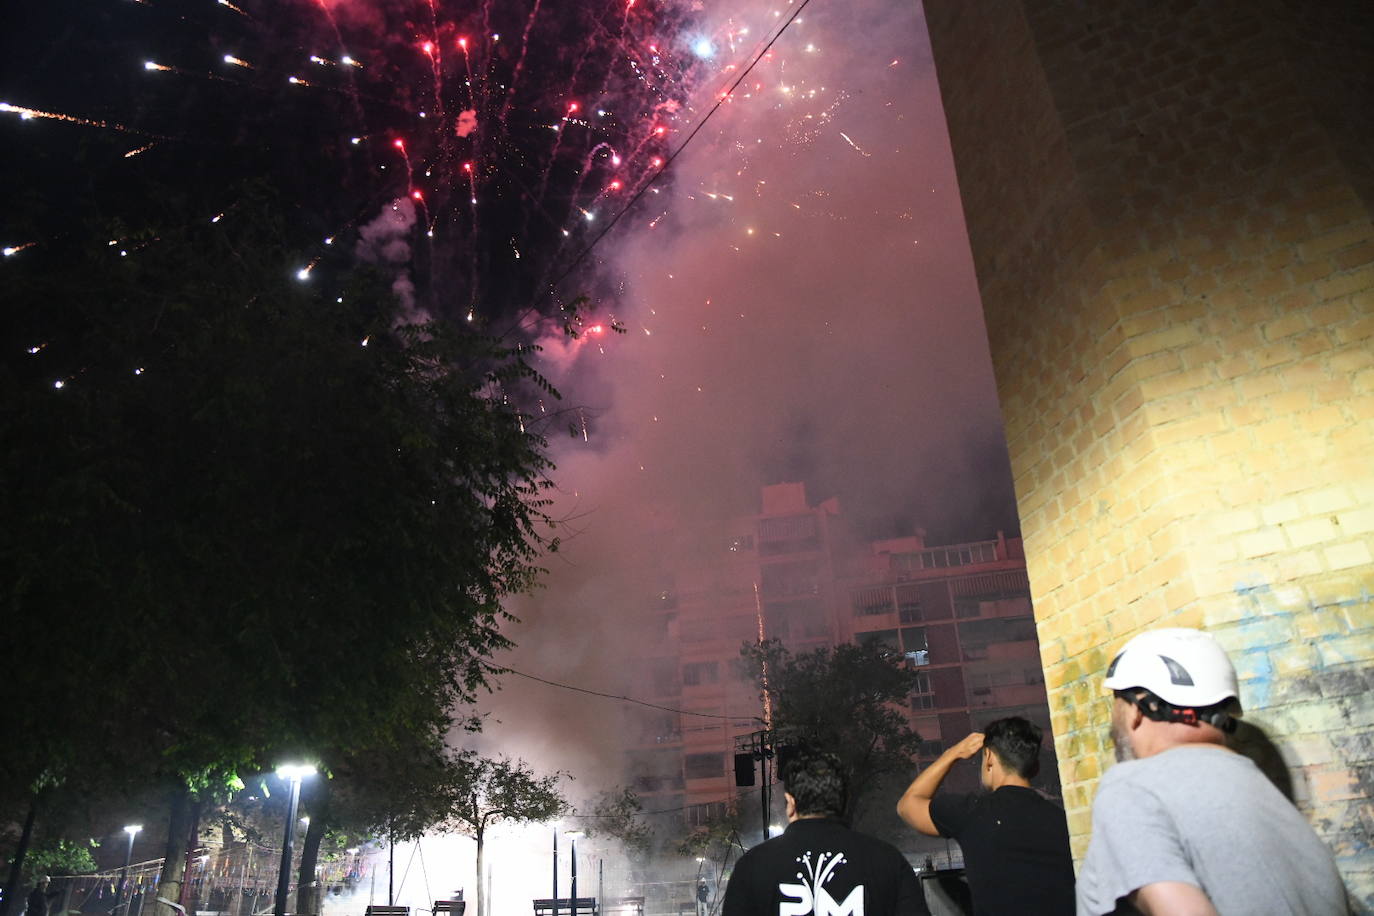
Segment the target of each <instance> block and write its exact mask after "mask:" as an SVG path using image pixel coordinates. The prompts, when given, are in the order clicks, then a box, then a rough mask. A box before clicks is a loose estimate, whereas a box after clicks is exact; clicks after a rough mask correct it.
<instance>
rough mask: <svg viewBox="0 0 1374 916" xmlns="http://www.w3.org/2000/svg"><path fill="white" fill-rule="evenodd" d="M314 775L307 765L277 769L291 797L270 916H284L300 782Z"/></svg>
mask: <svg viewBox="0 0 1374 916" xmlns="http://www.w3.org/2000/svg"><path fill="white" fill-rule="evenodd" d="M314 775H315V768H314V767H312V766H308V765H301V764H288V765H286V766H279V767H277V777H278V778H279V779H284V780H286V781H287V782H288V783H290V785H291V797H290V800H289V801H288V802H287V808H286V835H285V836H284V837H282V841H281V870H280V871H279V872H278V873H277V900H276V904H275V905H274V906H273V907H272V916H286V897H287V894H289V893H290V891H291V852H292V842H293V840H294V839H295V832H296V810H297V808H298V807H299V806H300V803H301V780H302V779H304V778H305V777H307V776H314Z"/></svg>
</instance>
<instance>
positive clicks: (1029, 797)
mask: <svg viewBox="0 0 1374 916" xmlns="http://www.w3.org/2000/svg"><path fill="white" fill-rule="evenodd" d="M1040 739H1041V732H1040V729H1039V728H1038V727H1036V726H1035V724H1034V723H1032V722H1029V721H1027V720H1025V719H1023V718H1021V717H1020V716H1012V717H1010V718H1006V719H998V720H996V721H995V722H989V723H988V725H987V728H986V729H985V730H984V731H983V732H981V733H979V732H974V733H973V734H971V735H969V736H968V737H967V738H965V739H964V740H963V741H960V742H959V743H958V744H956V745H954V747H951V748H950V749H948V750H947V751H945V752H944V753H943V754H941V755H940V758H939V759H938V760H936V761H935V762H934V763H932V764H931V765H930V766H928V767H926V769H925V770H923V771H922V772H921V774H920V775H919V776H917V777H916V781H915V782H913V783H912V784H911V786H910V787H909V788H908V789H907V790H906V793H905V794H904V795H902V799H901V801H899V802H898V803H897V813H898V814H899V815H901V817H902V820H904V821H906V822H907V823H908V824H910V825H911V826H912V827H914V828H916V829H917V830H919V831H920V832H921V833H924V834H926V835H927V836H943V837H951V838H953V839H956V840H958V841H959V848H960V849H962V850H963V852H964V873H965V874H966V875H967V876H968V884H969V892H970V893H971V894H972V896H973V912H974V916H1001V914H1003V913H1016V914H1023V916H1037V914H1043V916H1061V914H1062V916H1072V914H1073V912H1074V884H1073V881H1074V879H1073V858H1072V856H1071V855H1070V853H1069V829H1068V824H1067V822H1066V821H1065V818H1064V811H1063V809H1061V808H1060V807H1059V806H1057V805H1055V804H1054V803H1052V802H1050V801H1048V800H1047V799H1045V798H1044V797H1043V796H1041V795H1040V793H1038V792H1036V791H1035V790H1034V789H1032V788H1031V787H1030V781H1031V779H1033V778H1034V777H1035V774H1036V773H1038V772H1039V771H1040ZM979 751H982V752H983V754H982V758H981V760H980V767H979V776H980V777H981V779H982V783H983V787H984V788H986V789H989V790H990V791H988V792H981V793H978V794H976V795H960V794H957V793H950V792H945V793H941V794H940V795H938V796H937V795H936V794H935V791H936V790H937V789H938V788H939V787H940V783H942V782H944V779H945V776H946V775H948V773H949V771H950V768H951V767H953V766H954V764H955V762H956V761H958V760H967V759H968V758H970V757H972V756H974V755H975V754H977V753H978V752H979Z"/></svg>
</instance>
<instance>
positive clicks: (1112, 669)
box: [1103, 627, 1240, 714]
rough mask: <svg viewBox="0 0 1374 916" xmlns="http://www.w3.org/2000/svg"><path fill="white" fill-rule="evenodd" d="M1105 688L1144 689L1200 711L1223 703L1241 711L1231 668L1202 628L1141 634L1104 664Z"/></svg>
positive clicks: (1237, 688)
mask: <svg viewBox="0 0 1374 916" xmlns="http://www.w3.org/2000/svg"><path fill="white" fill-rule="evenodd" d="M1103 684H1104V685H1105V686H1106V687H1107V688H1108V689H1110V690H1129V689H1131V688H1132V687H1143V688H1145V689H1146V690H1148V691H1150V692H1151V693H1153V694H1154V695H1155V696H1157V697H1159V698H1160V699H1161V700H1163V701H1164V702H1166V703H1168V704H1169V705H1171V706H1176V707H1184V708H1193V709H1200V708H1203V707H1206V706H1215V705H1217V704H1218V703H1224V702H1225V701H1227V700H1233V701H1235V708H1234V710H1232V712H1233V714H1239V713H1240V686H1239V685H1238V684H1237V683H1236V669H1235V668H1234V667H1232V665H1231V660H1230V659H1229V658H1227V657H1226V653H1225V652H1223V651H1222V649H1221V646H1219V645H1217V642H1216V640H1215V639H1213V638H1212V637H1211V636H1209V635H1208V634H1206V633H1204V632H1202V631H1201V630H1191V629H1186V628H1183V627H1172V628H1167V629H1163V630H1150V631H1148V632H1146V633H1141V634H1140V635H1139V636H1136V637H1135V638H1133V639H1132V640H1131V641H1130V642H1128V643H1126V646H1125V648H1123V649H1122V650H1121V651H1120V652H1119V653H1118V654H1117V656H1116V658H1114V659H1112V663H1111V664H1110V665H1108V666H1107V678H1106V680H1105V681H1103Z"/></svg>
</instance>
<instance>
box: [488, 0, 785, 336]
mask: <svg viewBox="0 0 1374 916" xmlns="http://www.w3.org/2000/svg"><path fill="white" fill-rule="evenodd" d="M810 3H811V0H802V2H801V4H800V5H798V6H797V8H796V9H795V10H793V11H792V15H791V16H789V17H787V21H786V22H784V23H783V24H782V27H781V28H779V29H778V31H777V33H776V34H775V35H774V36H773V37H772V38H770V39H769V40H768V43H767V44H766V45H764V46H763V49H762V50H760V51H759V53H758V54H756V55H754V59H753V60H752V61H750V63H749V66H747V67H745V68H744V72H743V73H741V74H740V75H739V77H738V78H737V79H736V80H735V81H734V82H733V83H731V84H730V88H729V89H727V90H725V91H724V92H722V93H721V94H720V95H719V96H718V97H717V98H716V103H715V104H714V105H712V106H711V110H710V111H708V112H706V114H705V115H704V116H703V117H702V119H701V120H700V121H698V122H697V124H696V126H695V127H693V128H692V130H691V132H690V133H688V134H687V137H686V139H684V140H683V141H682V143H681V144H679V145H678V148H677V149H675V150H673V151H672V152H671V153H669V154H668V158H667V159H665V160H663V165H661V166H660V167H659V169H658V171H657V172H655V173H654V175H653V177H652V178H650V179H649V180H648V181H646V182H644V185H643V187H641V188H640V189H639V190H638V191H636V192H635V194H634V196H633V197H631V198H630V199H629V200H628V201H627V202H626V203H625V206H623V207H621V208H620V210H619V211H617V212H616V214H615V216H613V217H611V219H610V221H609V222H607V223H606V227H605V228H604V229H602V230H601V231H600V232H598V233H597V234H596V236H595V237H594V238H593V239H592V240H591V241H590V242H588V243H587V246H586V247H585V248H583V249H582V251H580V252H579V253H578V255H577V257H575V258H573V260H572V263H570V264H569V265H568V266H567V268H565V269H564V271H563V272H562V273H561V274H559V275H558V276H557V277H556V278H555V279H554V280H553V282H551V283H550V284H549V287H548V291H549V292H553V291H554V290H556V289H557V288H558V284H560V283H562V282H563V281H564V280H566V279H567V278H568V275H569V274H571V273H572V272H573V271H574V270H576V269H577V266H578V265H579V264H581V263H582V262H583V261H584V260H586V258H587V255H589V254H591V253H592V249H593V248H595V247H596V246H597V243H599V242H600V241H601V240H602V239H603V238H605V237H606V234H607V233H608V232H610V231H611V230H612V229H614V228H615V225H616V223H618V222H620V219H621V217H623V216H624V215H625V214H626V213H628V212H629V211H630V208H631V207H633V206H634V205H635V204H637V203H639V199H640V198H641V197H643V196H644V195H645V194H646V193H648V191H649V189H650V188H652V187H653V186H654V182H656V181H657V180H658V179H659V178H660V177H662V176H663V174H664V173H665V172H667V171H668V167H669V166H670V165H672V164H673V160H675V159H677V157H678V156H680V155H682V151H683V150H685V149H686V148H687V145H688V144H689V143H691V142H692V140H693V138H695V137H696V135H697V134H698V133H700V132H701V129H702V128H703V127H705V126H706V122H707V121H709V120H711V116H712V115H714V114H715V113H716V112H717V111H718V110H719V109H720V106H722V105H724V104H725V102H726V101H727V100H728V99H730V98H731V97H732V96H733V95H734V94H735V90H736V89H738V88H739V86H740V83H742V82H744V78H745V77H747V76H748V75H749V74H750V73H751V72H752V71H753V69H754V68H755V67H757V66H758V65H759V61H761V60H763V58H764V56H765V55H767V54H768V52H769V50H770V49H772V47H773V45H774V44H775V43H776V42H777V40H778V39H779V38H781V37H782V36H783V33H784V32H786V31H787V29H788V27H789V26H791V25H792V23H793V22H794V21H795V20H796V18H797V17H798V16H800V15H801V12H802V10H804V9H806V7H807V6H808V5H810ZM533 308H534V307H533V306H531V307H530V308H528V309H526V310H525V312H524V313H523V314H522V315H521V316H520V317H519V318H518V319H516V322H515V327H519V326H520V324H521V323H522V322H523V321H524V320H525V315H528V314H529V313H530V311H532V310H533ZM512 330H513V329H512ZM506 333H507V334H509V333H510V331H507V332H506ZM502 336H503V337H504V336H505V335H502Z"/></svg>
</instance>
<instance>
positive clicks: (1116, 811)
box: [1077, 629, 1349, 916]
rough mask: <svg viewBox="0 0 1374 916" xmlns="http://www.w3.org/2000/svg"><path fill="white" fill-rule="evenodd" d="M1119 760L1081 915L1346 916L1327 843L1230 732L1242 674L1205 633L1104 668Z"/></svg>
mask: <svg viewBox="0 0 1374 916" xmlns="http://www.w3.org/2000/svg"><path fill="white" fill-rule="evenodd" d="M1105 683H1106V686H1107V687H1109V688H1111V689H1112V690H1113V691H1115V694H1116V696H1115V700H1114V701H1113V706H1112V740H1113V742H1114V743H1115V745H1116V756H1117V760H1118V761H1120V762H1119V763H1118V764H1117V765H1116V766H1115V767H1113V768H1112V769H1111V770H1110V771H1108V773H1107V774H1106V776H1104V777H1103V778H1102V782H1101V783H1100V785H1099V787H1098V791H1097V797H1096V798H1095V799H1094V801H1093V833H1092V840H1091V842H1090V844H1089V846H1088V855H1087V858H1086V859H1085V860H1084V862H1083V867H1082V870H1081V871H1080V872H1079V875H1078V885H1077V897H1078V916H1100V914H1111V913H1136V912H1141V913H1146V914H1153V913H1171V914H1173V913H1187V914H1200V916H1208V914H1221V916H1230V914H1236V916H1241V914H1244V916H1250V914H1257V913H1263V914H1276V916H1277V914H1303V916H1327V914H1332V916H1336V914H1345V913H1348V912H1349V903H1348V901H1347V898H1346V893H1345V887H1344V885H1343V884H1342V883H1341V879H1340V875H1339V874H1338V873H1337V871H1336V867H1335V864H1334V863H1333V862H1332V860H1331V853H1330V851H1329V850H1328V849H1327V847H1326V845H1325V844H1324V843H1323V842H1322V841H1321V840H1320V839H1319V838H1318V837H1317V835H1316V834H1315V833H1314V832H1313V831H1312V828H1311V827H1310V826H1308V824H1307V821H1306V820H1304V819H1303V817H1302V815H1301V814H1299V813H1298V811H1297V809H1296V808H1294V807H1293V806H1292V805H1291V804H1290V803H1289V802H1288V800H1287V799H1285V798H1284V797H1283V795H1281V794H1280V793H1279V791H1278V790H1277V789H1276V788H1274V786H1273V784H1272V783H1270V782H1269V780H1268V779H1266V778H1265V777H1264V775H1263V774H1262V773H1260V771H1259V769H1258V768H1257V767H1256V766H1255V765H1254V764H1253V763H1252V762H1251V761H1250V760H1248V759H1246V758H1245V757H1242V756H1241V755H1239V754H1236V753H1234V752H1233V751H1231V750H1229V749H1228V748H1227V747H1226V744H1225V737H1224V736H1225V734H1226V732H1228V731H1231V730H1233V729H1234V727H1235V723H1234V721H1233V719H1232V717H1233V716H1236V715H1239V714H1240V704H1239V689H1238V686H1237V683H1236V672H1235V669H1234V668H1233V667H1232V666H1231V662H1230V660H1229V659H1228V658H1227V657H1226V653H1224V652H1223V651H1222V650H1221V647H1220V646H1218V645H1217V644H1216V642H1215V641H1214V640H1213V639H1212V638H1211V637H1210V636H1208V635H1207V634H1205V633H1202V632H1200V631H1198V630H1185V629H1166V630H1154V631H1151V632H1147V633H1143V634H1141V635H1140V636H1137V637H1136V638H1135V639H1132V640H1131V641H1130V642H1129V643H1127V644H1126V647H1125V648H1124V649H1123V650H1122V652H1121V654H1119V655H1118V656H1117V657H1116V658H1115V660H1113V661H1112V663H1111V665H1110V666H1109V667H1108V668H1107V678H1106V681H1105Z"/></svg>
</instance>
